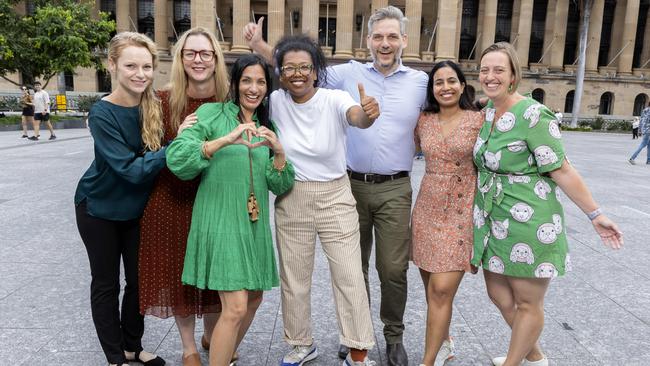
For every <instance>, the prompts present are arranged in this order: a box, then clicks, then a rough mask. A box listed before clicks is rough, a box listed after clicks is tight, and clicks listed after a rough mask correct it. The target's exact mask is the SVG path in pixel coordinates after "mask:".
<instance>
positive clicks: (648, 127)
mask: <svg viewBox="0 0 650 366" xmlns="http://www.w3.org/2000/svg"><path fill="white" fill-rule="evenodd" d="M639 132H640V134H641V143H640V144H639V147H638V148H637V149H636V151H635V152H634V153H633V154H632V156H631V157H630V160H628V161H629V162H630V164H632V165H634V164H636V163H635V162H634V159H636V157H637V156H639V154H640V153H641V151H642V150H643V149H646V161H645V163H646V164H650V146H648V144H649V143H650V103H648V106H647V107H646V108H645V109H643V111H642V112H641V118H639Z"/></svg>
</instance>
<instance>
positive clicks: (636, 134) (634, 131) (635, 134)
mask: <svg viewBox="0 0 650 366" xmlns="http://www.w3.org/2000/svg"><path fill="white" fill-rule="evenodd" d="M638 138H639V128H638V127H637V128H633V129H632V140H634V139H638Z"/></svg>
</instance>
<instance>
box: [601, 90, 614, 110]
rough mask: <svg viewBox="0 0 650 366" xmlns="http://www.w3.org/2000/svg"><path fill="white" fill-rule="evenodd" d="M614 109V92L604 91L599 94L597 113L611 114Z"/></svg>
mask: <svg viewBox="0 0 650 366" xmlns="http://www.w3.org/2000/svg"><path fill="white" fill-rule="evenodd" d="M613 110H614V94H612V93H610V92H605V93H603V95H601V96H600V106H599V107H598V114H612V111H613Z"/></svg>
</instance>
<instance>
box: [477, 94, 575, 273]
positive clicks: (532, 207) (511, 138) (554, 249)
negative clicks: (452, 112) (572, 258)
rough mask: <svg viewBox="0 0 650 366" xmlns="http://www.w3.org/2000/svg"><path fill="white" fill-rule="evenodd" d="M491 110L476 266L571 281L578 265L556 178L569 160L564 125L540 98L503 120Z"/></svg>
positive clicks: (480, 156)
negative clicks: (571, 250)
mask: <svg viewBox="0 0 650 366" xmlns="http://www.w3.org/2000/svg"><path fill="white" fill-rule="evenodd" d="M485 112H486V113H485V119H486V120H485V123H484V124H483V127H482V128H481V131H480V133H479V137H478V138H477V141H476V145H475V146H474V162H475V164H476V166H477V167H478V178H477V188H478V191H477V194H476V196H475V198H474V208H473V212H474V255H473V257H472V261H471V263H472V264H473V265H475V266H477V267H478V266H483V268H484V269H485V270H488V271H490V272H494V273H501V274H505V275H508V276H514V277H540V278H541V277H556V276H560V275H564V273H565V272H566V271H567V270H569V268H568V267H569V266H570V263H569V254H568V245H567V239H566V233H565V229H564V212H563V209H562V206H561V203H560V189H559V187H557V185H556V184H555V182H554V181H553V180H552V179H551V178H550V176H549V175H548V173H549V172H551V171H553V170H555V169H558V168H559V167H560V166H561V165H562V162H563V161H564V158H565V155H564V148H563V146H562V140H561V135H560V129H559V127H558V124H557V120H556V119H555V116H554V115H553V112H552V111H551V110H550V109H548V108H547V107H546V106H544V105H543V104H539V103H538V102H537V101H535V100H534V99H532V98H527V99H524V100H521V101H520V102H518V103H516V104H515V105H514V106H513V107H511V108H510V110H509V111H507V112H505V113H504V114H503V115H502V116H501V117H499V118H498V120H497V121H496V122H494V119H495V112H496V111H495V109H494V107H493V105H492V102H490V103H489V104H488V105H487V107H486V109H485ZM493 125H494V126H493Z"/></svg>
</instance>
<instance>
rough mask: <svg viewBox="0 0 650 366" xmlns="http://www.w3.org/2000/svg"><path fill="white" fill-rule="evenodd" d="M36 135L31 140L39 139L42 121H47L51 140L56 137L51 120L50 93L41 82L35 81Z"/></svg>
mask: <svg viewBox="0 0 650 366" xmlns="http://www.w3.org/2000/svg"><path fill="white" fill-rule="evenodd" d="M34 90H35V91H36V92H35V93H34V136H32V137H30V138H29V139H30V140H34V141H36V140H38V139H39V137H41V135H40V130H41V121H43V122H45V125H46V126H47V129H48V130H50V140H54V139H56V135H55V134H54V128H53V127H52V123H51V122H50V95H49V94H48V93H47V92H46V91H45V90H43V89H41V82H40V81H36V82H34Z"/></svg>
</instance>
